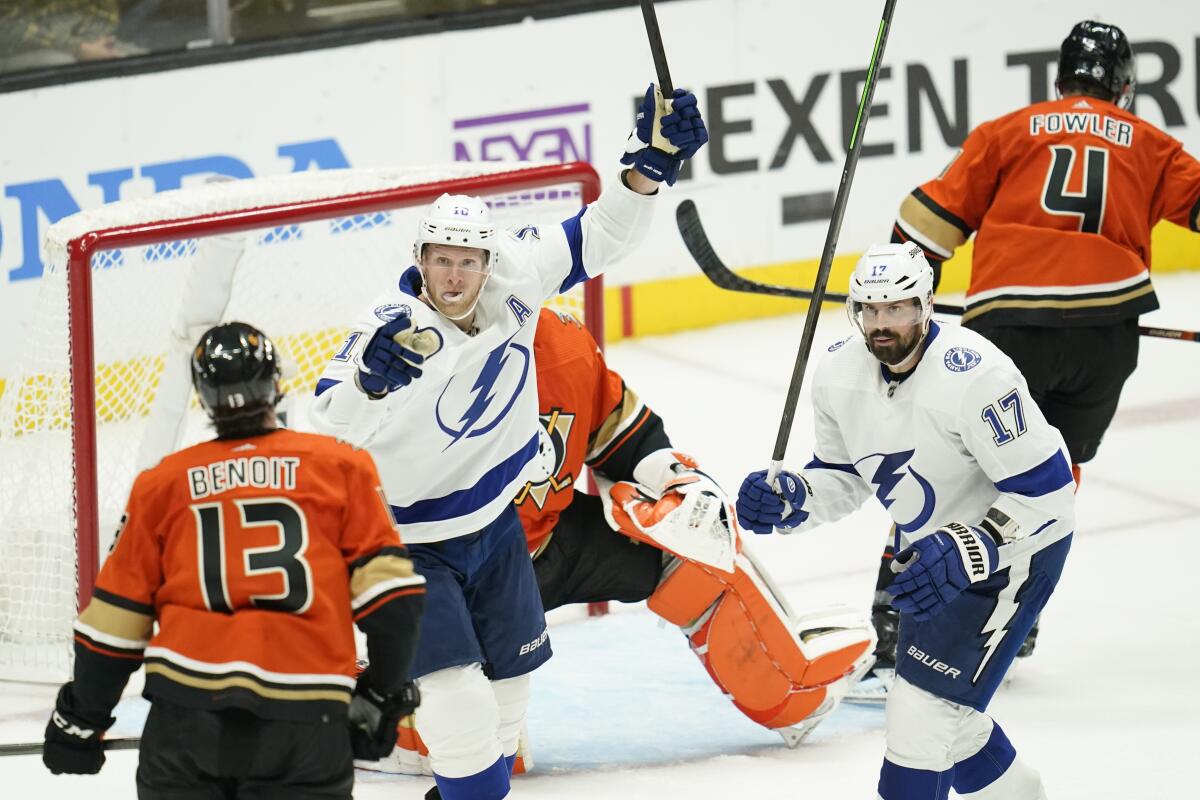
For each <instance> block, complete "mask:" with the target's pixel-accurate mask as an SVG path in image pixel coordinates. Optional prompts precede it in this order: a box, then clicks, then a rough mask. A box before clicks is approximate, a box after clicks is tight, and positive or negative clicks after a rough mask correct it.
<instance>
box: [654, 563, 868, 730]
mask: <svg viewBox="0 0 1200 800" xmlns="http://www.w3.org/2000/svg"><path fill="white" fill-rule="evenodd" d="M647 605H648V606H649V608H650V610H651V611H653V612H655V613H656V614H658V615H659V616H661V617H663V618H664V619H666V620H667V621H669V622H672V623H674V624H676V625H679V626H681V627H683V628H684V632H685V633H686V634H687V635H688V639H689V641H690V643H691V646H692V650H693V652H695V653H696V655H697V657H699V658H700V660H701V661H702V662H703V664H704V667H705V669H706V670H708V673H709V675H711V676H712V679H713V681H714V682H716V684H717V685H718V686H719V687H720V688H721V689H722V691H724V692H726V693H727V694H729V695H730V697H731V699H732V700H733V703H734V705H736V706H737V707H738V709H739V710H741V711H742V713H744V714H745V715H746V716H748V717H749V718H750V719H752V720H754V721H755V722H757V723H759V724H760V725H763V726H765V727H768V728H782V727H787V726H791V725H795V724H797V723H799V722H800V721H802V720H804V719H805V718H806V717H808V716H809V715H810V714H812V713H813V712H814V711H816V710H817V709H818V708H820V707H821V705H822V703H824V702H825V700H826V697H827V693H826V689H825V687H826V686H828V685H829V684H831V683H833V682H834V681H836V680H838V679H839V678H841V677H842V676H844V675H846V674H848V673H850V672H851V671H853V669H854V668H855V666H856V664H857V663H858V662H859V660H860V659H861V658H862V657H863V656H864V654H865V653H867V652H868V650H869V649H870V648H871V647H872V646H873V642H872V637H871V633H870V630H869V628H868V627H867V626H866V625H863V626H860V627H857V628H856V627H837V626H832V625H831V626H828V627H825V626H821V625H820V624H819V623H818V624H817V625H814V626H812V629H811V631H808V632H805V633H806V634H810V635H811V638H808V639H807V641H806V640H804V639H802V638H801V636H800V635H798V633H797V632H796V631H795V630H794V627H795V626H794V623H793V622H792V621H791V620H790V619H789V618H788V615H787V612H786V611H785V610H784V609H783V608H782V607H781V606H780V604H779V603H778V602H776V600H775V599H774V597H773V596H772V595H771V591H770V589H769V588H768V587H767V585H766V583H765V581H763V580H762V578H761V577H760V575H759V574H758V570H757V568H756V567H755V566H754V564H752V563H751V562H750V560H749V559H747V558H746V557H745V556H743V555H741V554H739V555H738V556H737V559H736V562H735V570H734V572H733V574H732V575H731V574H729V573H724V572H720V571H719V570H715V569H712V568H710V567H707V566H704V565H702V564H697V563H695V562H689V561H682V560H681V561H679V562H678V565H677V566H676V567H675V569H674V570H672V571H671V572H670V574H669V575H667V577H666V578H665V579H664V580H663V581H662V583H661V584H660V585H659V588H658V589H657V590H656V591H655V593H654V594H653V595H651V597H650V599H649V601H648V603H647Z"/></svg>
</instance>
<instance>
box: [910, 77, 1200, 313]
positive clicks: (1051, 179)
mask: <svg viewBox="0 0 1200 800" xmlns="http://www.w3.org/2000/svg"><path fill="white" fill-rule="evenodd" d="M1160 219H1166V220H1169V221H1171V222H1173V223H1175V224H1177V225H1182V226H1184V227H1187V228H1190V229H1191V230H1193V231H1196V230H1200V162H1198V161H1197V160H1196V159H1195V158H1193V157H1192V156H1190V155H1188V154H1187V153H1186V152H1184V150H1183V146H1182V144H1180V142H1178V141H1177V140H1176V139H1174V138H1172V137H1171V136H1168V135H1167V134H1165V133H1163V132H1162V131H1160V130H1158V129H1157V128H1155V127H1154V126H1153V125H1151V124H1150V123H1148V122H1146V121H1144V120H1142V119H1139V118H1138V117H1136V116H1134V115H1133V114H1132V113H1130V112H1128V111H1125V110H1123V109H1120V108H1118V107H1117V106H1116V105H1114V104H1112V103H1109V102H1106V101H1104V100H1099V99H1096V98H1092V97H1082V96H1073V97H1065V98H1062V99H1060V100H1051V101H1048V102H1043V103H1036V104H1034V105H1032V106H1029V107H1027V108H1023V109H1021V110H1019V111H1016V112H1013V113H1011V114H1008V115H1006V116H1003V117H1000V118H999V119H995V120H992V121H990V122H985V123H983V124H982V125H980V126H979V127H977V128H976V129H975V130H973V131H972V132H971V134H970V135H969V136H968V137H967V139H966V141H965V142H963V145H962V149H961V150H960V151H959V153H958V155H957V156H955V158H954V160H953V161H952V162H951V163H950V165H949V166H948V167H947V168H946V170H945V171H944V172H943V173H942V174H941V175H940V176H939V177H937V178H935V179H934V180H931V181H929V182H928V183H925V184H922V185H921V186H920V188H918V189H916V190H915V191H914V192H913V193H912V194H911V195H909V196H908V197H907V198H905V200H904V202H903V204H902V205H901V208H900V215H899V219H898V220H897V221H896V226H895V229H894V231H893V239H894V240H900V241H908V240H914V241H916V242H917V243H918V244H920V245H921V246H922V247H923V248H924V249H925V251H926V253H927V255H928V256H929V257H930V260H931V261H942V260H944V259H947V258H949V257H950V255H951V254H952V253H953V252H954V250H955V248H957V247H958V246H959V245H961V244H962V243H963V242H965V241H966V240H967V238H968V237H969V236H970V235H971V234H972V232H974V233H975V249H974V254H973V256H972V265H971V281H970V287H969V288H968V290H967V297H966V313H965V314H963V321H964V322H970V321H972V320H977V321H978V322H979V323H980V324H1001V325H1046V326H1071V325H1104V324H1109V323H1113V322H1117V321H1119V320H1122V319H1126V318H1129V317H1134V316H1137V315H1138V314H1143V313H1145V312H1147V311H1152V310H1154V309H1155V308H1158V299H1157V298H1156V297H1155V295H1154V288H1153V286H1152V285H1151V283H1150V272H1149V267H1150V230H1151V228H1152V227H1153V226H1154V225H1155V224H1156V223H1157V222H1158V221H1159V220H1160Z"/></svg>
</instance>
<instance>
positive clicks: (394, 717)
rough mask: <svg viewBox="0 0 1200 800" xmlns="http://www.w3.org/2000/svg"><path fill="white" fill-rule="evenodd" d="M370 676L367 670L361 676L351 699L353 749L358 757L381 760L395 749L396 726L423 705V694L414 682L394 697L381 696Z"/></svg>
mask: <svg viewBox="0 0 1200 800" xmlns="http://www.w3.org/2000/svg"><path fill="white" fill-rule="evenodd" d="M370 675H371V671H370V668H368V669H366V670H364V671H363V672H362V674H361V675H359V676H358V683H356V684H355V686H354V697H353V698H351V700H350V711H349V719H350V746H351V749H353V751H354V757H355V758H357V759H361V760H363V761H378V760H379V759H381V758H384V757H385V756H387V754H388V753H390V752H392V748H393V747H395V746H396V735H397V726H398V725H399V724H400V720H401V719H402V718H404V717H406V716H408V715H409V714H411V713H413V711H415V710H416V708H417V706H419V705H420V704H421V694H420V692H418V691H417V685H416V684H415V683H413V682H412V681H409V682H407V683H405V684H404V685H403V686H401V687H400V691H398V692H396V693H395V694H392V695H385V694H382V693H380V692H379V691H377V690H376V689H375V688H374V687H373V686H371V678H370Z"/></svg>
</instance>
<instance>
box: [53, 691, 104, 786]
mask: <svg viewBox="0 0 1200 800" xmlns="http://www.w3.org/2000/svg"><path fill="white" fill-rule="evenodd" d="M73 697H74V695H73V694H72V691H71V684H70V683H68V684H66V685H65V686H63V687H62V688H61V689H59V690H58V700H57V701H56V702H55V704H54V713H52V714H51V715H50V722H48V723H47V724H46V743H45V745H43V747H42V763H43V764H45V765H46V768H47V769H48V770H50V771H51V772H53V773H54V774H55V775H61V774H63V773H64V772H65V773H67V774H68V775H95V774H96V773H97V772H99V771H100V768H101V767H102V766H104V740H103V736H104V731H106V730H108V727H109V726H110V725H112V724H113V723H114V722H116V720H115V719H113V718H112V717H109V718H108V719H104V720H91V719H87V718H85V717H84V716H83V715H82V714H80V712H79V710H78V709H76V708H75V704H74V699H73Z"/></svg>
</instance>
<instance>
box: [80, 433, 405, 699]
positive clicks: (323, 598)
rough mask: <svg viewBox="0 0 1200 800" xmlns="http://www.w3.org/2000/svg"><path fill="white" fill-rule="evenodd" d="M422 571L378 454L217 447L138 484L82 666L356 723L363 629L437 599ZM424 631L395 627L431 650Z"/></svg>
mask: <svg viewBox="0 0 1200 800" xmlns="http://www.w3.org/2000/svg"><path fill="white" fill-rule="evenodd" d="M406 555H407V554H406V552H405V550H404V549H403V547H402V545H401V542H400V537H399V534H398V533H397V531H396V528H395V526H394V525H393V522H392V518H391V515H390V512H389V511H388V509H387V505H386V504H385V502H384V499H383V496H382V493H381V491H380V488H379V477H378V475H377V473H376V471H375V465H374V462H372V460H371V458H370V456H369V455H368V454H367V453H366V451H363V450H355V449H353V448H351V447H350V446H349V445H346V444H344V443H341V442H338V441H337V440H335V439H332V438H330V437H326V436H317V435H313V434H307V433H298V432H295V431H289V430H276V431H274V432H271V433H267V434H263V435H259V436H254V437H249V438H244V439H230V440H214V441H210V442H205V443H203V444H199V445H196V446H194V447H190V448H187V449H185V450H182V451H180V452H178V453H175V454H173V455H170V456H168V457H167V458H165V459H163V461H162V462H161V463H159V464H158V465H157V466H156V467H154V468H153V469H150V470H147V471H146V472H143V473H142V474H141V475H139V476H138V478H137V480H136V481H135V483H134V486H133V490H132V492H131V494H130V498H129V503H128V506H127V509H126V513H125V517H124V520H123V522H122V529H121V531H120V532H119V533H118V536H117V539H116V541H115V542H114V545H113V549H112V551H111V553H110V555H109V557H108V559H107V560H106V561H105V562H104V566H103V568H102V569H101V571H100V575H99V578H98V579H97V583H96V591H95V595H94V596H93V598H92V601H91V603H90V604H89V605H88V606H87V608H86V609H85V610H84V611H83V613H82V614H81V615H80V618H79V621H78V623H77V624H76V637H75V638H76V652H77V654H79V653H83V655H84V660H88V659H90V660H91V661H92V662H93V663H94V662H95V661H96V660H97V656H99V657H102V658H101V659H100V660H102V661H103V660H105V659H107V660H110V661H111V660H113V659H118V660H119V659H125V663H126V664H127V665H128V666H129V671H132V669H136V665H137V663H138V662H139V661H140V660H142V658H143V657H144V661H145V666H146V694H147V696H150V697H162V698H165V699H168V700H171V701H173V702H177V703H179V704H181V705H186V706H189V707H198V708H214V707H223V706H238V707H243V708H248V709H250V710H251V711H253V712H255V713H256V714H258V715H259V716H262V717H267V718H274V719H314V718H319V717H320V716H321V715H322V714H328V713H330V712H331V711H333V712H336V713H340V714H344V713H345V709H346V707H347V704H348V703H349V701H350V697H351V693H352V691H353V689H354V678H353V677H352V676H353V675H354V665H355V642H354V634H353V630H352V625H353V623H354V622H358V623H359V625H360V627H363V628H364V630H367V631H368V636H371V635H372V634H371V632H370V630H369V629H368V624H367V621H368V620H370V619H371V618H372V617H376V615H379V612H380V611H381V610H385V609H389V608H391V610H392V611H393V612H395V610H396V608H395V606H396V604H397V602H399V603H400V605H405V604H411V601H414V600H417V601H419V600H421V599H422V598H421V597H419V596H422V595H423V593H424V588H425V587H424V579H423V578H421V577H420V576H419V575H416V574H415V573H414V571H413V568H412V563H411V562H410V561H409V560H408V558H407V557H406ZM417 614H418V615H419V610H418V611H417ZM386 617H387V613H384V614H382V615H379V617H377V619H383V618H386ZM405 620H411V621H405ZM415 620H416V616H414V615H412V614H411V613H405V614H404V615H403V616H402V618H401V621H400V622H395V621H393V622H392V623H391V624H398V625H401V626H405V625H407V626H408V628H409V630H410V631H411V635H412V636H413V638H414V639H415ZM155 621H157V623H158V628H157V631H156V632H154V633H153V635H151V631H152V629H153V623H154V622H155ZM373 652H374V651H373ZM79 661H80V659H79V658H78V657H77V662H79ZM79 666H80V665H79V664H78V663H77V667H76V683H77V684H79V683H80V681H81V678H80V670H79ZM404 668H405V669H406V668H407V664H405V665H404ZM122 685H123V681H122Z"/></svg>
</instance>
